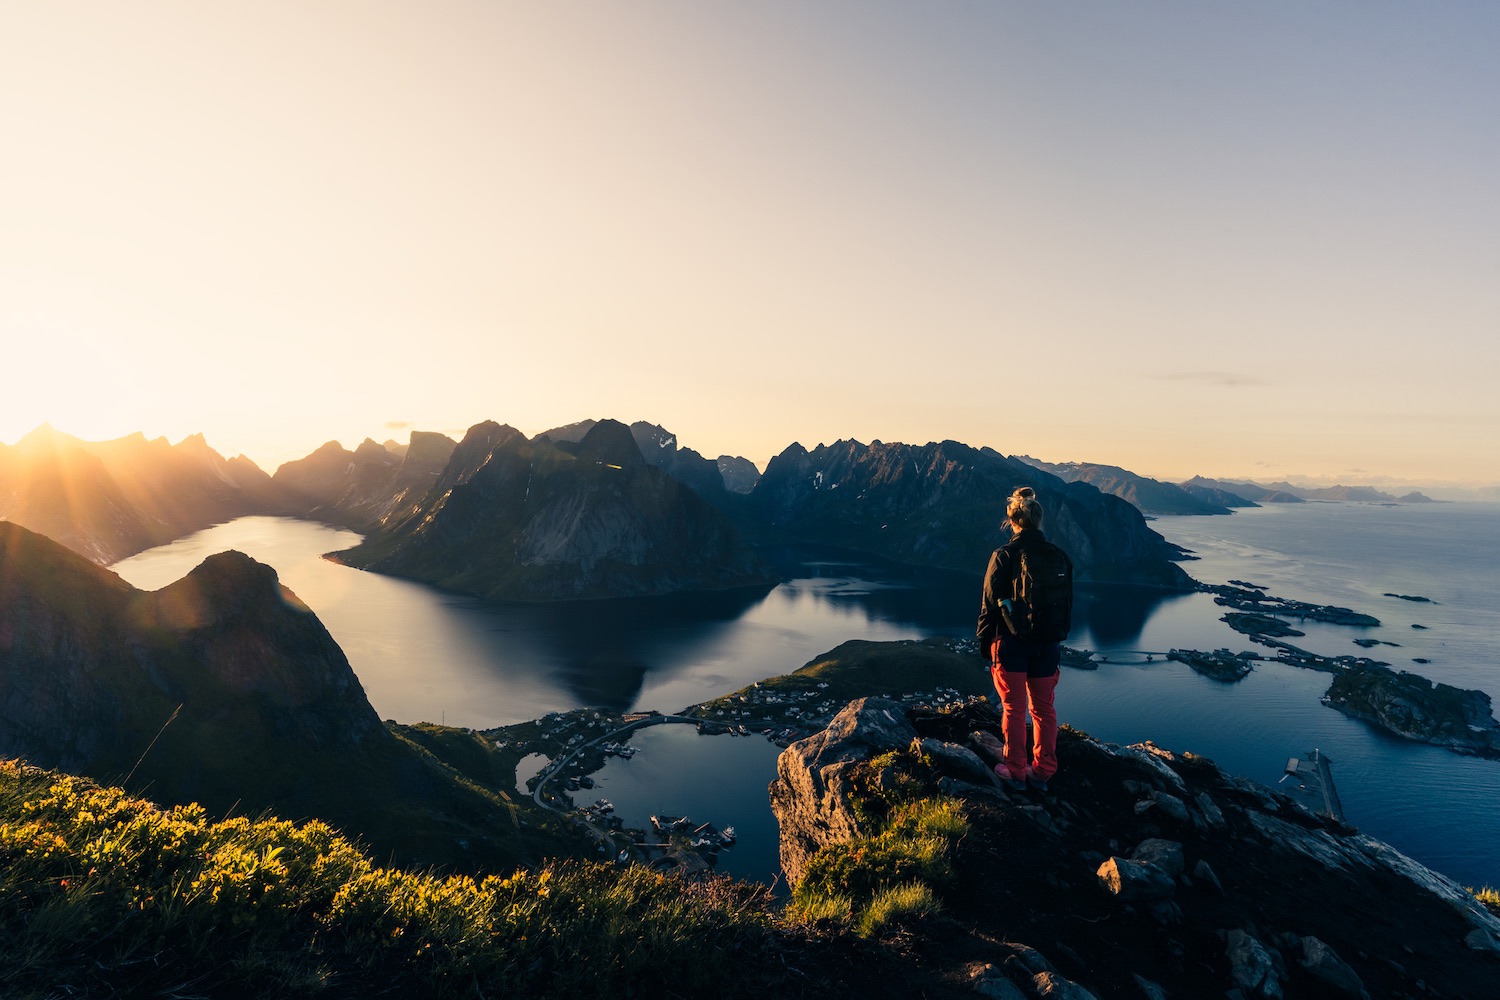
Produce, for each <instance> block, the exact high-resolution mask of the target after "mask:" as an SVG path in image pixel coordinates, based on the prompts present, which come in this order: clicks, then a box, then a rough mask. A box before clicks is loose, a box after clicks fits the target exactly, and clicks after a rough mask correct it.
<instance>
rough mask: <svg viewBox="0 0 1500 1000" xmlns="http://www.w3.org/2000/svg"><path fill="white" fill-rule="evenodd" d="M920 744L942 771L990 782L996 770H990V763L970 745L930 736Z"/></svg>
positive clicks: (968, 778)
mask: <svg viewBox="0 0 1500 1000" xmlns="http://www.w3.org/2000/svg"><path fill="white" fill-rule="evenodd" d="M919 746H920V748H921V750H922V752H923V753H924V754H926V755H927V756H929V757H931V758H932V761H933V763H934V764H935V765H937V768H938V770H940V771H945V772H947V773H949V774H952V775H955V776H957V777H959V778H963V779H965V780H967V781H983V782H986V783H988V782H989V781H991V780H992V779H993V776H994V772H993V771H991V770H990V767H989V765H988V764H986V763H985V762H984V761H982V760H980V759H979V755H978V754H976V753H975V752H974V751H973V750H970V749H969V748H968V747H965V746H959V745H958V744H957V743H944V742H943V741H942V740H937V739H933V738H932V737H930V736H929V737H927V738H926V739H924V740H922V741H921V743H920V744H919Z"/></svg>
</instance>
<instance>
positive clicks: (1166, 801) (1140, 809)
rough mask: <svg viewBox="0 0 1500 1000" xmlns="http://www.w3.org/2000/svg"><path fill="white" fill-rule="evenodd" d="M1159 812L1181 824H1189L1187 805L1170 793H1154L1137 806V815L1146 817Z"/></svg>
mask: <svg viewBox="0 0 1500 1000" xmlns="http://www.w3.org/2000/svg"><path fill="white" fill-rule="evenodd" d="M1152 811H1155V812H1158V813H1160V814H1161V815H1163V816H1168V817H1170V818H1172V819H1174V820H1176V821H1177V822H1179V823H1188V822H1190V821H1191V817H1189V816H1188V809H1187V804H1186V803H1185V802H1183V801H1182V800H1181V799H1179V798H1178V797H1177V796H1175V795H1173V794H1171V793H1170V792H1160V791H1153V792H1152V793H1151V794H1150V796H1149V797H1147V798H1144V799H1141V800H1140V801H1139V802H1137V803H1136V804H1135V814H1136V815H1137V816H1144V815H1145V814H1146V813H1148V812H1152Z"/></svg>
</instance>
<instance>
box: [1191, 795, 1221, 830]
mask: <svg viewBox="0 0 1500 1000" xmlns="http://www.w3.org/2000/svg"><path fill="white" fill-rule="evenodd" d="M1193 805H1195V806H1197V807H1198V816H1199V817H1201V818H1202V821H1203V822H1202V823H1201V824H1197V825H1199V826H1200V827H1203V828H1207V829H1209V830H1214V831H1221V830H1224V829H1226V828H1227V827H1228V825H1229V824H1228V823H1226V822H1225V821H1224V813H1223V811H1222V810H1220V809H1219V806H1218V803H1216V802H1214V800H1213V799H1212V798H1210V797H1209V794H1208V793H1207V792H1200V793H1199V794H1198V797H1197V798H1196V799H1194V800H1193Z"/></svg>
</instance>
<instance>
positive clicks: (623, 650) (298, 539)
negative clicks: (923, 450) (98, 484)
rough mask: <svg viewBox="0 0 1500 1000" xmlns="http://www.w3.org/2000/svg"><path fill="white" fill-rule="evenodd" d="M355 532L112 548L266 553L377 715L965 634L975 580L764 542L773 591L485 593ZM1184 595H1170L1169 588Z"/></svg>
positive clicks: (555, 699) (534, 710) (1131, 612)
mask: <svg viewBox="0 0 1500 1000" xmlns="http://www.w3.org/2000/svg"><path fill="white" fill-rule="evenodd" d="M357 538H358V536H357V535H355V534H354V533H353V532H350V531H345V530H342V529H338V528H331V527H329V526H327V525H323V524H317V523H314V522H310V521H300V520H296V519H292V518H275V517H247V518H240V519H239V520H236V521H231V522H229V523H227V524H221V525H218V526H216V527H213V528H209V529H207V530H205V531H200V532H197V533H196V534H193V535H190V536H188V537H186V538H182V539H178V540H177V541H175V542H172V543H171V544H169V545H164V546H160V547H158V548H155V549H151V550H149V551H147V552H143V553H140V554H139V555H136V556H133V557H131V558H130V559H126V560H124V561H122V562H120V563H117V564H116V565H115V566H114V567H113V568H114V569H115V571H116V572H118V573H119V574H120V575H121V576H123V577H124V578H125V579H126V580H129V581H130V582H131V583H134V584H135V585H136V586H139V587H145V588H148V589H155V588H158V587H162V586H165V585H166V584H167V583H170V582H172V581H173V580H176V579H179V578H180V577H182V576H183V575H184V574H185V573H187V572H188V571H189V570H191V569H192V568H193V567H194V566H196V565H198V563H200V562H201V561H202V560H203V559H204V558H205V557H206V556H208V555H211V554H212V553H215V552H220V551H223V550H225V549H231V548H233V549H238V550H240V551H242V552H245V553H246V554H248V555H250V556H253V557H254V558H256V559H259V560H260V561H262V562H265V563H268V564H269V565H271V566H273V567H275V568H276V570H277V572H278V573H279V574H280V576H281V580H282V582H283V583H284V584H286V585H287V586H288V587H290V588H291V589H292V590H293V591H294V592H295V593H296V594H297V595H298V596H299V597H300V598H302V600H303V601H305V602H306V603H307V604H308V606H310V607H311V608H312V609H313V610H314V611H315V612H316V613H317V615H318V617H319V618H320V619H321V620H322V621H323V623H324V625H325V626H327V628H328V631H329V632H330V633H331V634H332V635H333V637H334V639H336V640H337V641H338V643H339V645H340V646H341V647H342V648H343V650H344V653H345V654H346V655H347V656H348V657H349V662H350V664H351V665H352V666H353V667H354V671H355V673H356V674H357V675H358V676H359V679H360V682H361V683H362V684H363V685H364V688H365V692H366V694H367V695H368V696H369V698H370V702H371V703H372V704H373V705H374V706H375V709H376V711H377V712H379V713H380V715H381V717H382V718H391V719H395V720H397V721H399V722H424V721H427V722H446V723H447V724H449V725H460V726H471V727H474V728H489V727H491V726H497V725H506V724H509V723H513V722H524V721H526V720H528V719H535V718H540V717H541V716H543V715H545V714H546V713H548V712H552V711H566V710H568V709H573V708H582V707H590V706H591V707H597V708H608V709H611V710H615V711H628V710H631V709H660V710H662V711H674V710H676V709H679V708H683V707H685V706H687V705H693V704H697V703H698V702H701V701H706V700H708V699H710V698H714V697H717V696H719V695H723V694H727V693H729V692H731V691H734V690H737V689H739V688H741V687H744V686H745V685H748V684H751V683H753V682H755V681H758V680H761V679H763V678H766V677H771V676H775V675H777V674H784V673H789V672H791V671H793V670H795V669H797V668H798V667H800V666H802V665H803V664H804V663H806V662H808V661H809V660H810V659H812V658H813V657H815V656H817V655H818V654H820V653H823V652H826V651H827V650H830V649H832V648H834V647H835V646H837V645H839V644H840V643H842V642H844V641H846V640H848V639H856V638H857V639H872V640H890V639H918V638H924V637H927V636H931V635H952V636H968V635H972V634H973V628H974V619H975V616H976V614H977V611H978V604H979V578H980V574H981V572H982V570H983V564H984V562H985V560H986V558H987V557H988V553H977V554H976V557H975V571H974V573H973V574H972V575H971V574H962V573H947V572H942V571H935V570H923V569H915V568H912V567H907V566H900V565H895V564H889V563H880V562H877V561H874V560H866V559H861V558H857V557H851V556H850V555H848V554H847V553H838V552H830V551H826V550H819V549H814V548H786V547H779V548H775V549H772V550H769V551H768V552H767V555H768V556H769V557H770V558H771V559H772V561H773V563H774V564H775V565H776V566H777V567H778V568H779V569H780V570H781V574H782V582H781V583H780V584H779V585H778V586H776V587H775V588H772V589H770V590H769V591H767V590H766V589H764V588H759V589H754V590H735V591H719V592H712V593H700V594H677V595H672V596H668V597H656V598H631V599H622V600H604V601H579V602H567V603H554V604H521V603H493V602H484V601H479V600H475V599H473V598H468V597H464V596H462V595H457V594H451V593H447V592H444V591H441V590H438V589H436V588H433V587H429V586H427V585H425V584H419V583H412V582H410V581H406V580H399V579H395V578H393V577H387V576H380V575H378V574H374V573H366V572H362V571H360V570H355V569H350V568H348V567H346V566H339V565H337V564H335V563H331V562H328V561H327V560H325V559H323V558H321V556H322V554H323V553H325V552H330V551H335V550H338V549H342V548H348V547H349V546H350V545H352V544H353V543H354V542H355V541H356V540H357ZM1175 596H1180V595H1175ZM1173 597H1174V595H1165V594H1162V593H1160V592H1153V591H1144V592H1137V591H1132V590H1129V589H1127V588H1119V587H1114V588H1109V590H1108V592H1107V593H1104V594H1102V595H1101V596H1098V597H1095V596H1091V595H1089V594H1088V593H1086V592H1085V591H1083V590H1082V589H1080V597H1079V603H1078V608H1077V614H1076V621H1077V625H1078V628H1077V629H1076V630H1075V634H1076V635H1078V636H1082V637H1084V638H1091V637H1092V636H1095V635H1097V636H1101V637H1108V638H1109V639H1110V640H1111V641H1112V642H1114V643H1116V644H1119V643H1125V644H1129V643H1130V642H1132V641H1134V639H1135V637H1138V636H1139V635H1140V633H1141V629H1142V627H1143V626H1144V623H1145V622H1146V621H1147V620H1148V619H1149V618H1150V617H1151V616H1152V615H1153V614H1154V613H1155V610H1156V608H1157V607H1158V605H1159V604H1160V603H1161V602H1162V601H1164V600H1171V599H1173Z"/></svg>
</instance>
